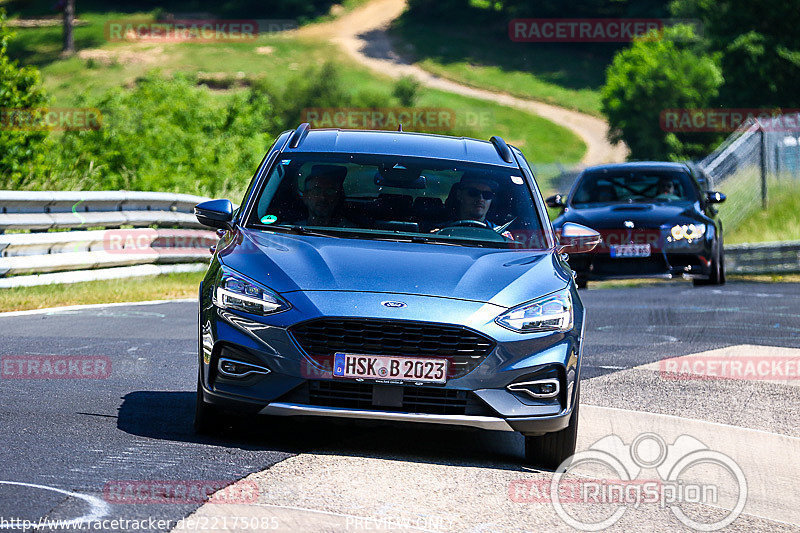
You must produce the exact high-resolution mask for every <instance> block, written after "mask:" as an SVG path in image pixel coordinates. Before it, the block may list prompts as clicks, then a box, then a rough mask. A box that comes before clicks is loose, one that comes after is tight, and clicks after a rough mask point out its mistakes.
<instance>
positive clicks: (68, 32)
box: [62, 0, 75, 54]
mask: <svg viewBox="0 0 800 533" xmlns="http://www.w3.org/2000/svg"><path fill="white" fill-rule="evenodd" d="M74 24H75V0H66V1H65V2H64V48H63V51H62V53H64V54H73V53H75V38H74V36H73V35H72V28H73V26H74Z"/></svg>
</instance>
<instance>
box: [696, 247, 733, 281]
mask: <svg viewBox="0 0 800 533" xmlns="http://www.w3.org/2000/svg"><path fill="white" fill-rule="evenodd" d="M692 283H693V284H694V286H695V287H701V286H704V285H725V251H724V250H723V248H722V242H721V241H720V242H718V243H717V254H716V257H714V259H712V260H711V274H710V275H709V276H708V279H695V280H692Z"/></svg>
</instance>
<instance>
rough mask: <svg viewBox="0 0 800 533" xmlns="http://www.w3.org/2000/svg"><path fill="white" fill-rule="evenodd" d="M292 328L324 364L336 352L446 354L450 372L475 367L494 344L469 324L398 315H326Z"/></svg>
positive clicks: (454, 373)
mask: <svg viewBox="0 0 800 533" xmlns="http://www.w3.org/2000/svg"><path fill="white" fill-rule="evenodd" d="M289 331H290V333H291V334H292V335H293V336H294V338H295V340H296V341H297V343H298V344H299V345H300V347H301V348H302V349H303V350H304V351H305V352H306V353H307V354H308V355H309V356H310V357H311V358H312V359H314V360H315V361H316V362H317V363H318V364H320V365H321V366H322V367H323V368H330V365H331V360H332V357H333V354H335V353H337V352H343V353H356V354H368V355H402V356H408V357H434V358H435V357H441V358H445V359H447V360H448V361H449V370H448V378H454V377H458V376H462V375H464V374H466V373H467V372H470V371H471V370H472V369H474V368H475V367H476V366H478V365H479V364H480V363H481V361H483V359H484V358H485V357H486V356H487V355H489V353H490V352H491V351H492V349H493V348H494V345H495V343H494V341H492V340H491V339H490V338H488V337H485V336H483V335H481V334H480V333H477V332H475V331H472V330H470V329H467V328H464V327H459V326H449V325H444V324H431V323H426V322H411V321H398V320H380V319H349V318H321V319H316V320H310V321H308V322H304V323H301V324H297V325H295V326H292V327H291V328H289Z"/></svg>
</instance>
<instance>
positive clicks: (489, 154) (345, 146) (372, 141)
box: [283, 129, 518, 168]
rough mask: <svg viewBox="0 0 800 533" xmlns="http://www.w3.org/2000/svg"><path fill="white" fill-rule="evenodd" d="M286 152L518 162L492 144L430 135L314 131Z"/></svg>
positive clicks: (481, 162)
mask: <svg viewBox="0 0 800 533" xmlns="http://www.w3.org/2000/svg"><path fill="white" fill-rule="evenodd" d="M283 151H284V152H285V153H292V152H322V153H343V154H380V155H401V156H411V157H428V158H436V159H446V160H453V161H463V162H469V163H480V164H484V165H496V166H502V167H507V168H518V167H517V164H516V162H514V163H507V162H506V161H504V160H503V159H502V158H501V157H500V154H499V153H498V151H497V148H495V145H494V144H492V143H491V142H489V141H479V140H477V139H470V138H468V137H450V136H447V135H433V134H430V133H414V132H395V131H375V130H340V129H311V130H309V131H308V134H307V135H306V136H305V137H304V138H303V139H302V140H301V142H300V144H299V146H297V147H296V148H289V147H288V146H287V147H286V148H284V150H283Z"/></svg>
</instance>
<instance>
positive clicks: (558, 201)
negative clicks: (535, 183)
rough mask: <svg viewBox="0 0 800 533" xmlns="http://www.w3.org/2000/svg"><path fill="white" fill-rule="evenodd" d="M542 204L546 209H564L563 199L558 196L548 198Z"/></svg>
mask: <svg viewBox="0 0 800 533" xmlns="http://www.w3.org/2000/svg"><path fill="white" fill-rule="evenodd" d="M544 203H546V204H547V207H564V197H563V196H561V195H560V194H554V195H553V196H550V197H548V198H547V200H545V201H544Z"/></svg>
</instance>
